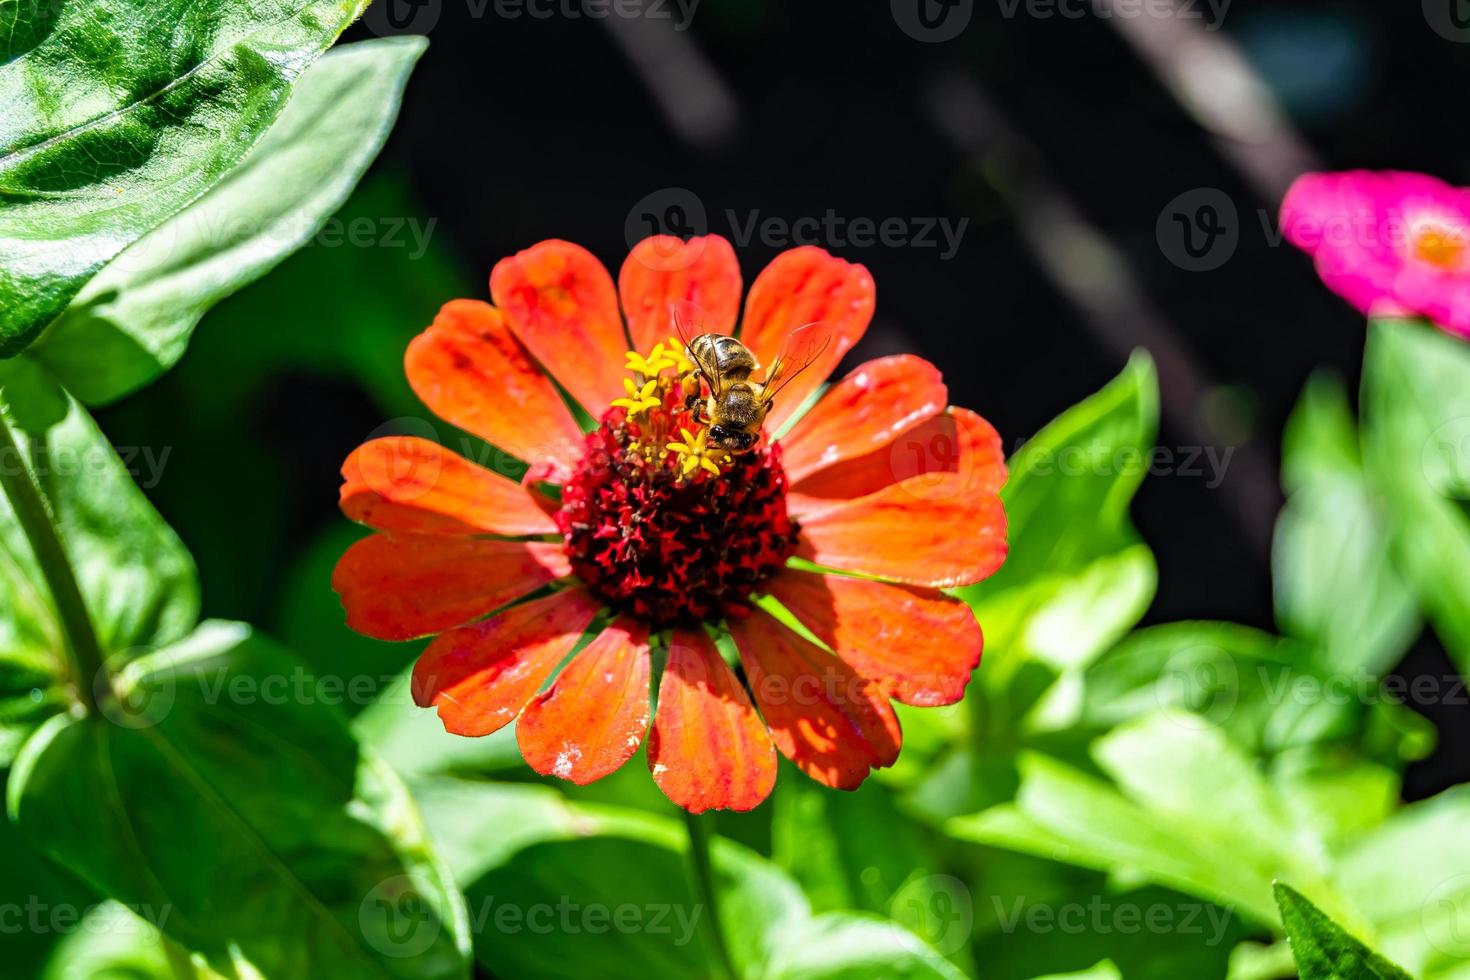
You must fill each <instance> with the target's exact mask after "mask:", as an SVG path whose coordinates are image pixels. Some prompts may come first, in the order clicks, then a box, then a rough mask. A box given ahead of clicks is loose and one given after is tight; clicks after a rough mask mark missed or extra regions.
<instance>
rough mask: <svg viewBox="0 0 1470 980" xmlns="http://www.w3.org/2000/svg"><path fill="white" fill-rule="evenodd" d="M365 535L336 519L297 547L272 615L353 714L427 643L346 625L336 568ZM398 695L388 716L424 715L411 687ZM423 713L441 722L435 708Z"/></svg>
mask: <svg viewBox="0 0 1470 980" xmlns="http://www.w3.org/2000/svg"><path fill="white" fill-rule="evenodd" d="M362 536H363V528H361V527H360V526H357V525H353V524H348V523H347V522H346V521H333V522H331V524H330V526H328V527H327V528H326V529H325V530H324V531H323V532H322V533H321V534H319V535H317V536H316V537H315V538H313V539H312V540H311V541H309V542H308V543H306V544H305V546H304V547H301V548H299V549H297V551H296V552H295V554H294V555H293V557H294V561H293V563H292V564H291V565H290V567H289V568H287V570H286V572H285V574H284V575H281V576H280V581H279V589H278V592H277V595H278V599H279V602H280V606H279V608H278V609H276V610H274V611H273V613H272V615H271V622H272V624H273V632H274V633H275V634H276V635H278V636H279V637H280V638H281V641H282V642H283V643H284V644H285V645H286V646H287V647H288V648H290V649H291V650H293V651H300V656H301V658H302V659H303V660H305V661H306V662H307V663H308V664H309V665H310V666H311V669H312V672H313V673H315V674H316V675H317V676H318V677H319V678H322V679H323V680H324V681H326V680H327V679H329V678H330V683H331V684H332V685H333V686H334V688H335V689H337V690H338V691H339V693H340V696H339V697H337V698H336V701H337V702H338V703H339V704H341V705H342V706H343V707H344V708H345V709H346V710H347V712H348V713H349V714H353V715H355V714H358V713H359V712H361V711H363V710H365V709H367V708H369V707H370V706H373V705H376V704H377V703H378V698H379V696H380V695H381V694H382V693H384V692H386V691H387V690H388V689H390V688H393V687H394V686H395V685H396V684H398V683H399V682H400V681H402V682H404V683H405V684H406V681H407V677H406V674H405V673H404V672H405V671H406V670H412V664H413V661H414V659H415V658H416V657H417V656H418V653H419V651H420V650H421V649H422V648H423V645H424V644H423V643H389V642H386V641H383V640H375V639H373V638H372V637H368V636H364V635H362V634H361V633H357V632H354V631H353V630H350V629H348V628H347V623H346V619H345V617H344V614H343V612H342V603H341V601H340V600H338V598H337V593H336V592H334V591H332V569H333V568H335V567H336V565H337V560H338V559H340V558H341V557H342V553H343V552H345V551H346V550H347V549H348V548H349V547H350V546H351V545H352V543H353V542H354V541H357V540H358V539H360V538H361V537H362ZM393 696H394V697H395V698H396V700H394V701H393V703H392V705H391V710H384V711H383V712H382V713H383V714H384V715H385V716H391V717H392V718H399V717H401V716H403V715H407V714H410V713H411V714H414V715H417V714H419V713H421V712H420V709H418V708H417V707H416V706H415V705H414V703H413V698H411V697H409V696H408V692H407V687H406V686H405V687H404V688H402V689H401V690H396V691H394V694H393ZM386 707H387V706H385V708H386ZM422 713H423V714H427V715H428V716H429V717H431V718H434V719H435V721H436V722H437V720H438V716H437V715H436V714H435V713H434V712H432V711H428V712H422ZM387 720H388V719H387V718H385V719H384V721H385V722H386V721H387ZM439 727H440V728H441V729H442V728H443V726H442V725H441V726H439ZM416 734H417V733H416ZM459 741H470V740H467V739H463V738H461V739H459ZM383 755H384V757H385V758H388V761H389V763H390V764H391V765H393V767H394V769H396V770H397V771H398V772H399V773H402V774H403V775H405V776H407V775H408V773H409V772H410V771H420V770H422V768H423V767H421V766H419V765H406V767H405V766H400V765H399V764H398V763H399V762H403V763H405V764H407V763H410V762H411V761H412V760H410V759H409V758H408V757H407V756H406V755H405V756H403V757H401V758H398V759H397V760H395V759H393V758H389V755H388V753H386V752H385V753H383Z"/></svg>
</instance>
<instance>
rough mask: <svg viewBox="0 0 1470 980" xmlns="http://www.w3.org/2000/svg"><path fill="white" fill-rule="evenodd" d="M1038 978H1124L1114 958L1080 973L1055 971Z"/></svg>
mask: <svg viewBox="0 0 1470 980" xmlns="http://www.w3.org/2000/svg"><path fill="white" fill-rule="evenodd" d="M1036 980H1123V974H1121V973H1119V972H1118V968H1117V967H1116V966H1114V965H1113V961H1112V960H1103V961H1102V962H1101V963H1099V964H1098V965H1097V966H1094V967H1093V968H1092V969H1090V970H1082V971H1081V972H1079V973H1053V974H1050V975H1049V976H1044V977H1037V978H1036Z"/></svg>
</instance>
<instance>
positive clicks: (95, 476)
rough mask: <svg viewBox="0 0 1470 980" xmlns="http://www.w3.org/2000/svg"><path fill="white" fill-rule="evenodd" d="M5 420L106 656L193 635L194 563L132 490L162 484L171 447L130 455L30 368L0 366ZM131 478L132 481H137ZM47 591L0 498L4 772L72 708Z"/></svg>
mask: <svg viewBox="0 0 1470 980" xmlns="http://www.w3.org/2000/svg"><path fill="white" fill-rule="evenodd" d="M0 408H3V410H4V412H5V414H6V416H7V417H8V418H9V420H10V423H11V426H12V428H13V429H14V430H15V436H16V439H17V440H18V442H19V443H20V446H19V448H20V451H21V454H22V455H23V456H24V457H25V459H24V460H6V461H3V462H4V464H5V465H22V464H23V465H25V466H26V467H27V468H28V469H29V471H30V473H31V474H32V476H33V477H34V479H35V481H36V484H37V486H38V487H39V489H40V491H41V493H42V495H43V497H44V498H45V500H46V503H47V504H48V505H49V507H50V510H51V514H52V517H53V518H54V520H55V521H56V524H57V528H58V530H59V532H60V535H61V539H62V544H63V546H64V548H65V550H66V554H67V557H68V558H69V559H70V562H71V565H72V568H73V570H74V572H75V574H76V577H77V584H78V586H79V587H80V588H81V592H82V597H83V599H84V600H85V601H86V605H87V611H88V613H89V614H90V617H91V620H92V625H93V628H94V629H95V630H96V632H97V637H98V641H99V642H100V644H101V647H102V653H103V655H104V656H106V657H109V658H115V659H118V660H122V659H126V658H127V657H129V656H132V655H133V654H135V653H136V652H137V651H139V650H141V649H144V648H151V647H154V646H157V645H160V644H164V643H169V642H172V641H174V640H177V639H179V638H180V637H182V636H184V635H186V634H187V633H188V631H189V630H190V628H192V627H193V625H194V623H195V620H196V619H197V617H198V614H199V586H198V582H197V580H196V575H195V570H194V561H193V559H192V558H191V557H190V556H189V552H188V551H187V550H186V549H185V548H184V546H183V544H182V543H181V542H180V541H179V539H178V537H177V536H176V535H175V534H174V533H173V531H172V530H170V529H169V527H168V525H166V524H165V523H164V522H163V519H162V518H161V517H159V516H158V512H157V511H155V510H154V509H153V505H152V504H150V503H149V502H148V499H147V498H146V497H145V496H144V495H143V493H142V491H141V490H139V488H138V485H137V483H135V482H134V473H136V474H137V475H138V476H139V477H140V478H142V479H143V480H144V481H145V482H148V481H152V480H156V479H157V478H158V476H159V475H160V473H161V471H162V468H163V467H164V466H165V465H166V464H167V461H168V452H169V450H168V448H167V447H164V446H135V447H126V448H125V449H124V452H126V454H127V456H128V459H126V460H124V459H123V458H122V457H120V456H119V455H118V453H117V452H115V451H114V450H113V447H112V446H111V445H110V444H109V443H108V441H107V439H106V437H105V436H103V434H102V433H101V432H100V431H99V430H98V428H97V426H96V423H94V422H93V421H92V419H91V417H90V416H89V415H88V414H87V411H86V409H84V408H83V407H82V406H81V405H80V404H79V403H78V402H77V401H76V400H75V399H73V398H72V397H71V396H69V395H68V394H67V393H66V392H65V391H63V390H62V389H61V388H60V387H59V386H58V385H57V384H56V383H55V382H54V381H52V380H51V379H50V378H49V377H48V376H47V375H46V373H45V372H44V371H43V370H41V369H40V368H39V367H38V366H37V365H36V364H35V363H34V362H32V361H31V360H30V359H29V358H25V357H21V358H16V359H14V360H11V361H7V362H4V363H3V364H0ZM130 471H131V472H130ZM43 581H44V579H43V578H42V576H41V573H40V570H39V569H38V568H37V566H36V563H35V558H34V556H33V555H32V554H31V550H30V545H29V544H28V542H27V541H26V539H25V536H24V534H23V533H22V531H21V528H20V526H19V524H18V523H17V521H16V519H15V517H14V514H13V512H12V510H11V508H10V505H9V503H8V501H6V500H5V499H4V498H3V496H0V590H3V591H0V638H3V639H5V640H6V641H7V642H5V643H4V644H3V645H0V765H3V764H7V763H8V762H9V760H10V758H11V756H12V754H13V752H14V750H15V748H17V747H18V746H17V743H18V742H19V740H20V739H21V738H23V737H24V735H25V734H26V733H28V732H29V731H30V730H31V728H33V727H34V726H35V724H37V723H38V722H39V721H41V720H42V719H44V718H45V717H47V716H49V715H50V714H51V713H53V712H55V711H57V710H60V709H61V708H63V707H65V705H66V704H67V703H68V698H69V695H68V694H67V693H66V690H65V689H66V688H67V687H69V686H75V685H76V684H80V683H85V684H91V683H93V680H94V679H93V678H90V677H88V678H74V677H70V676H68V674H67V670H68V668H67V667H66V665H65V663H64V660H63V658H62V656H61V651H62V646H61V639H60V636H61V629H60V625H59V624H58V623H57V621H56V616H55V612H54V611H53V610H52V608H51V599H50V596H49V595H48V594H47V593H46V592H45V587H44V585H41V584H40V583H42V582H43Z"/></svg>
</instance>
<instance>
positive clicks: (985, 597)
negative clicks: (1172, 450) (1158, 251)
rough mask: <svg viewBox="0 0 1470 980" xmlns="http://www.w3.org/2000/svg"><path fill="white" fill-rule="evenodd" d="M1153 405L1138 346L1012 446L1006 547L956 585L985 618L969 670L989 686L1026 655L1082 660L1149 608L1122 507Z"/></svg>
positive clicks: (1152, 386) (1154, 420) (1005, 678)
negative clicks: (980, 664) (1112, 374)
mask: <svg viewBox="0 0 1470 980" xmlns="http://www.w3.org/2000/svg"><path fill="white" fill-rule="evenodd" d="M1158 411H1159V409H1158V382H1157V379H1156V378H1155V375H1154V367H1153V362H1152V361H1151V360H1150V359H1149V358H1148V356H1147V355H1146V354H1142V353H1140V354H1137V355H1135V356H1134V357H1133V359H1132V360H1130V361H1129V362H1128V366H1127V367H1126V368H1125V369H1124V370H1123V373H1122V374H1120V375H1119V376H1118V377H1117V379H1115V380H1114V381H1112V382H1111V383H1110V384H1108V386H1107V387H1105V388H1103V389H1102V390H1101V391H1099V392H1098V393H1097V394H1095V395H1093V396H1092V397H1090V398H1088V399H1087V400H1086V401H1083V402H1081V403H1080V404H1078V405H1076V406H1074V407H1072V408H1070V409H1068V410H1067V411H1066V412H1064V413H1063V414H1062V415H1061V416H1059V417H1058V418H1057V419H1056V420H1055V421H1054V422H1052V423H1051V424H1049V425H1048V426H1047V427H1046V428H1044V429H1042V430H1041V432H1039V433H1037V435H1036V437H1035V438H1034V439H1032V440H1031V441H1029V442H1027V443H1026V445H1024V446H1023V447H1021V449H1020V450H1019V451H1018V452H1017V453H1016V454H1015V456H1014V457H1012V459H1011V461H1010V464H1009V468H1010V478H1009V480H1008V481H1007V482H1006V486H1005V488H1004V489H1003V490H1002V491H1001V497H1002V499H1003V500H1004V501H1005V508H1006V520H1007V536H1008V538H1009V541H1010V552H1009V556H1008V557H1007V559H1006V563H1005V565H1004V566H1002V567H1001V569H1000V571H998V572H997V573H996V574H995V575H993V576H991V577H990V578H989V579H986V580H985V581H984V582H981V583H980V584H979V585H975V586H971V587H969V588H967V589H964V590H962V592H961V595H963V596H964V597H965V598H966V599H967V600H969V601H970V602H971V603H972V604H973V605H974V607H975V611H976V614H977V615H978V616H979V618H980V622H981V624H982V625H983V626H984V627H985V667H984V669H982V670H981V671H980V672H979V674H977V680H978V681H980V682H982V683H984V684H985V685H986V686H987V687H990V688H994V687H996V686H998V685H1001V684H1004V683H1007V682H1009V681H1010V680H1011V679H1012V678H1013V677H1014V676H1015V674H1016V673H1017V671H1019V670H1020V669H1021V668H1022V666H1023V665H1024V664H1025V663H1026V662H1027V661H1037V662H1040V663H1042V664H1044V665H1046V667H1047V668H1049V669H1050V670H1052V671H1055V672H1062V671H1064V670H1066V669H1068V668H1075V667H1078V666H1081V665H1083V664H1085V663H1086V662H1087V661H1088V660H1090V659H1091V658H1092V657H1094V656H1096V655H1097V654H1098V653H1101V652H1102V651H1103V650H1104V649H1105V648H1106V647H1107V646H1108V645H1109V644H1110V643H1112V642H1113V641H1114V640H1116V639H1117V638H1118V637H1119V636H1121V635H1122V634H1123V633H1124V632H1125V631H1126V630H1127V629H1128V628H1129V627H1130V626H1132V625H1133V624H1134V623H1135V622H1137V621H1138V619H1139V617H1141V616H1142V615H1143V613H1144V611H1145V609H1147V607H1148V604H1149V602H1150V601H1151V600H1152V598H1153V594H1154V588H1155V585H1156V579H1157V572H1156V568H1155V565H1154V560H1153V555H1152V554H1151V553H1150V551H1149V550H1148V546H1147V545H1145V544H1144V543H1143V541H1142V540H1141V539H1140V538H1139V536H1138V533H1137V531H1135V530H1134V528H1133V525H1132V522H1131V521H1130V520H1129V516H1128V506H1129V503H1130V502H1131V501H1132V499H1133V495H1134V493H1135V492H1136V491H1137V490H1138V486H1139V484H1140V483H1141V482H1142V481H1143V477H1144V475H1145V473H1146V472H1147V469H1148V459H1149V453H1150V451H1151V449H1152V447H1153V442H1154V435H1155V432H1156V431H1157V428H1158Z"/></svg>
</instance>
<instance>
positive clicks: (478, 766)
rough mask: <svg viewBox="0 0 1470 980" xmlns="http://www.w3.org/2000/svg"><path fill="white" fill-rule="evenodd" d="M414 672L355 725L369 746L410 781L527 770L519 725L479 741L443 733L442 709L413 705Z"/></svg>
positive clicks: (397, 682) (391, 687) (389, 689)
mask: <svg viewBox="0 0 1470 980" xmlns="http://www.w3.org/2000/svg"><path fill="white" fill-rule="evenodd" d="M345 628H346V627H345V626H344V627H343V629H345ZM412 674H413V668H412V667H409V668H407V669H406V670H404V671H403V672H402V673H401V674H399V675H398V676H397V677H396V678H395V679H394V680H393V681H392V682H391V683H390V684H388V685H387V686H386V687H384V688H383V689H382V691H381V692H380V693H379V695H378V698H377V699H376V700H375V701H374V702H373V703H372V704H371V705H369V706H368V707H367V708H366V709H364V710H363V712H362V713H361V714H360V715H358V716H357V718H356V719H355V720H354V721H353V723H352V727H353V730H354V731H356V732H357V735H358V738H360V739H362V742H363V744H364V745H368V746H371V747H372V749H373V750H374V751H375V752H377V753H379V754H380V755H382V757H383V758H384V759H386V760H387V761H388V764H389V765H391V766H393V768H394V769H395V770H397V771H398V772H401V773H403V775H404V777H405V778H409V779H411V778H412V777H414V776H421V775H465V776H487V775H492V774H495V773H500V772H505V771H507V770H509V771H512V772H516V771H525V770H526V764H525V763H524V762H522V761H521V750H520V748H519V746H517V745H516V737H515V726H514V725H506V726H505V727H504V728H502V729H500V730H499V731H497V732H494V733H492V734H490V735H485V736H483V737H480V738H466V737H465V736H463V735H451V734H450V733H449V732H446V731H445V730H444V722H442V721H440V720H439V713H438V712H437V711H432V710H425V709H423V708H420V707H419V706H418V705H416V704H414V703H413V696H412V693H411V691H410V688H409V682H410V678H411V677H412Z"/></svg>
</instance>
